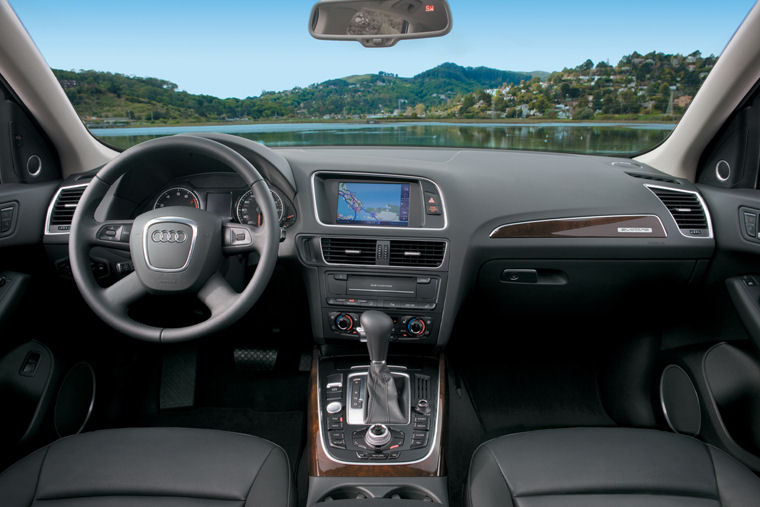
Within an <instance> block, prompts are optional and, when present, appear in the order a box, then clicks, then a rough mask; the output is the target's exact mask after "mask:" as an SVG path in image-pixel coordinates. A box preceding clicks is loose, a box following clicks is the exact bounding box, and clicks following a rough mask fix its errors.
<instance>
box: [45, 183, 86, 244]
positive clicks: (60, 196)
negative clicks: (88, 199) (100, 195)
mask: <svg viewBox="0 0 760 507" xmlns="http://www.w3.org/2000/svg"><path fill="white" fill-rule="evenodd" d="M86 188H87V184H83V185H74V186H70V187H61V188H60V189H59V190H58V192H57V193H56V194H55V197H53V202H52V203H51V205H50V207H49V208H48V219H47V229H46V233H47V234H68V232H69V229H71V219H72V217H73V216H74V211H76V209H77V204H79V199H80V198H81V197H82V194H83V193H84V191H85V189H86Z"/></svg>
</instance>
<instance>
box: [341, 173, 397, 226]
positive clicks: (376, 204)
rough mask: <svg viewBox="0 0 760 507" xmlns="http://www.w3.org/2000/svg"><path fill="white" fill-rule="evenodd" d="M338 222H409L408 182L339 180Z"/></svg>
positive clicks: (381, 223)
mask: <svg viewBox="0 0 760 507" xmlns="http://www.w3.org/2000/svg"><path fill="white" fill-rule="evenodd" d="M336 221H337V223H339V224H356V225H386V226H395V227H407V226H408V225H409V183H345V182H340V183H338V215H337V220H336Z"/></svg>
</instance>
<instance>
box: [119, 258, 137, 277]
mask: <svg viewBox="0 0 760 507" xmlns="http://www.w3.org/2000/svg"><path fill="white" fill-rule="evenodd" d="M134 270H135V267H134V265H132V263H131V262H129V261H124V262H118V263H116V272H117V273H119V274H120V275H127V274H129V273H131V272H132V271H134Z"/></svg>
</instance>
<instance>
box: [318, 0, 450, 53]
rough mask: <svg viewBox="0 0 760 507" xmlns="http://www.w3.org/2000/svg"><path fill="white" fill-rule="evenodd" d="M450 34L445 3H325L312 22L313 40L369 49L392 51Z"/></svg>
mask: <svg viewBox="0 0 760 507" xmlns="http://www.w3.org/2000/svg"><path fill="white" fill-rule="evenodd" d="M450 31H451V11H450V10H449V4H448V2H447V1H446V0H322V1H321V2H318V3H316V4H315V5H314V7H313V8H312V9H311V17H310V18H309V33H310V34H311V36H312V37H314V38H316V39H325V40H353V41H358V42H361V43H362V44H363V45H364V46H365V47H368V48H383V47H390V46H393V45H394V44H396V42H398V41H399V40H401V39H421V38H425V37H440V36H442V35H446V34H447V33H449V32H450Z"/></svg>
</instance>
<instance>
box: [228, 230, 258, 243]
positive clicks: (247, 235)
mask: <svg viewBox="0 0 760 507" xmlns="http://www.w3.org/2000/svg"><path fill="white" fill-rule="evenodd" d="M226 243H227V246H248V245H252V244H253V236H251V231H249V230H248V229H246V228H245V227H229V228H227V242H226Z"/></svg>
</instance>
